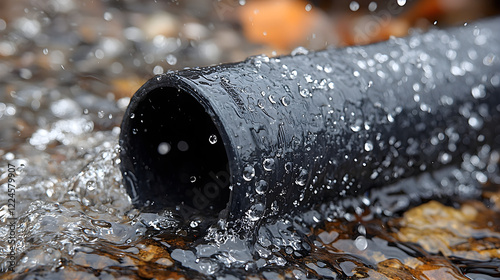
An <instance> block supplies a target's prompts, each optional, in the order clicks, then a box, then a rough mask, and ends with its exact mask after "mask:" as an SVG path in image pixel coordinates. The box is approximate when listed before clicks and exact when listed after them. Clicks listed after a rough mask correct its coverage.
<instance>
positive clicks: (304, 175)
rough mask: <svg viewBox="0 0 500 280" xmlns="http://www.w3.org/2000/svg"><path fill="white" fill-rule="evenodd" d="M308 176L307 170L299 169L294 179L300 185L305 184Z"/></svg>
mask: <svg viewBox="0 0 500 280" xmlns="http://www.w3.org/2000/svg"><path fill="white" fill-rule="evenodd" d="M308 177H309V172H307V170H305V169H301V170H300V172H299V175H298V176H297V179H295V184H297V185H299V186H301V187H303V186H305V185H306V182H307V178H308Z"/></svg>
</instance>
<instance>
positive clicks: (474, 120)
mask: <svg viewBox="0 0 500 280" xmlns="http://www.w3.org/2000/svg"><path fill="white" fill-rule="evenodd" d="M468 122H469V125H470V126H471V127H472V128H474V129H481V128H482V127H483V119H481V118H480V117H479V116H478V115H476V114H473V115H472V116H471V117H470V118H469V121H468Z"/></svg>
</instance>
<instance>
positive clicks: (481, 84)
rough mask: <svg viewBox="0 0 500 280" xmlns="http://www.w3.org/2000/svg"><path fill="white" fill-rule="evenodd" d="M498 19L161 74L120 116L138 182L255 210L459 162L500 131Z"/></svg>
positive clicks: (171, 194)
mask: <svg viewBox="0 0 500 280" xmlns="http://www.w3.org/2000/svg"><path fill="white" fill-rule="evenodd" d="M498 27H500V19H498V18H495V19H489V20H484V21H481V22H477V23H469V24H468V25H467V26H466V27H458V28H454V29H449V30H433V31H430V32H428V33H425V34H418V35H413V36H410V37H407V38H398V39H391V40H389V41H387V42H383V43H379V44H374V45H369V46H359V47H349V48H345V49H331V50H326V51H320V52H310V53H307V54H305V53H298V54H295V55H292V56H284V57H276V58H268V57H265V56H257V57H252V58H249V59H247V60H246V61H243V62H241V63H235V64H226V65H219V66H214V67H208V68H199V69H190V70H184V71H179V72H173V73H168V74H165V75H159V76H156V77H154V78H152V79H151V80H150V81H148V82H147V83H146V84H145V85H144V86H143V87H141V88H140V89H139V90H138V91H137V93H136V94H135V95H134V97H133V98H132V100H131V102H130V105H129V108H128V109H127V112H126V114H125V117H124V120H123V123H122V127H121V128H122V130H121V135H120V145H121V147H122V152H121V159H122V161H121V162H122V164H121V169H122V172H123V175H124V182H125V184H126V186H127V188H128V190H129V194H130V195H131V198H132V200H133V202H134V204H135V205H137V206H144V205H149V206H150V207H153V208H156V209H159V208H164V207H178V206H179V205H184V207H183V209H187V210H185V211H184V212H185V213H190V212H191V211H193V212H200V213H202V214H206V215H211V216H217V215H218V214H219V213H220V216H221V217H228V218H230V219H238V218H242V217H245V218H246V219H248V220H250V221H258V220H259V219H261V218H262V217H266V216H275V215H278V214H282V213H287V212H290V211H293V210H295V209H304V208H307V207H310V206H311V205H313V204H316V203H318V202H321V201H325V200H331V199H336V198H338V197H343V196H348V195H356V194H362V193H363V192H364V191H366V190H367V189H369V188H372V187H377V186H382V185H387V184H389V183H392V182H395V181H397V180H398V179H400V178H405V177H410V176H413V175H416V174H418V173H421V172H424V171H428V170H435V169H438V168H440V167H441V166H444V165H448V164H453V163H458V162H460V161H461V160H462V154H463V153H465V152H474V151H476V149H477V147H479V146H481V145H484V144H489V145H493V146H495V145H497V144H498V142H499V141H500V140H499V139H498V137H497V135H498V133H499V132H500V113H499V109H500V107H499V105H500V57H499V55H500V33H499V32H498V30H497V29H498ZM186 211H187V212H186Z"/></svg>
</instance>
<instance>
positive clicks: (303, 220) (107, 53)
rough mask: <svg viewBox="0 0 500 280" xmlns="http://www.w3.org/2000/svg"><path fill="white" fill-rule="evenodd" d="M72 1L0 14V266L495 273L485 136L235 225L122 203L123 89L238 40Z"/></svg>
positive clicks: (492, 169) (109, 273)
mask: <svg viewBox="0 0 500 280" xmlns="http://www.w3.org/2000/svg"><path fill="white" fill-rule="evenodd" d="M79 5H80V4H78V3H77V2H73V1H66V2H63V1H47V2H46V4H37V5H35V6H29V5H26V6H25V7H23V9H12V11H11V13H12V14H11V15H7V14H5V15H3V16H4V17H5V20H3V19H1V20H0V29H1V32H2V35H3V37H2V38H1V39H0V54H1V56H2V58H3V59H2V60H1V61H0V89H1V91H0V139H1V142H0V271H1V272H2V274H1V275H0V278H2V279H63V278H64V279H66V278H71V279H116V278H119V279H245V278H246V279H324V278H333V279H364V278H369V279H498V278H499V277H500V269H499V268H498V267H500V187H499V185H498V184H500V172H499V165H498V162H499V159H500V153H499V152H498V151H496V150H495V149H493V148H492V147H489V146H484V147H482V149H481V150H480V151H479V152H478V153H477V154H473V155H464V156H463V159H464V162H463V163H462V164H461V165H460V166H452V167H449V168H446V169H443V170H439V171H436V172H433V173H427V174H424V175H422V176H421V177H419V178H416V179H408V180H404V181H402V182H400V183H398V184H395V185H392V186H388V187H386V188H383V189H380V190H376V191H373V192H370V193H366V194H364V195H363V196H361V197H357V198H351V199H344V200H342V201H336V202H330V203H325V204H323V205H320V206H318V207H317V208H315V209H311V210H310V211H307V212H305V213H301V214H294V215H286V216H283V217H282V218H279V219H277V220H270V221H263V222H262V223H261V224H260V226H259V227H255V228H252V229H251V231H250V232H249V233H248V234H247V236H242V235H241V234H240V232H241V231H239V230H234V229H233V228H231V227H229V226H228V225H227V224H226V223H225V222H224V221H219V222H218V223H217V224H215V225H213V226H210V227H208V226H206V225H205V223H204V220H203V218H202V217H199V218H193V219H191V220H183V219H182V218H181V217H180V216H179V215H178V214H177V213H175V211H163V212H160V213H148V212H142V211H140V210H138V209H135V208H134V207H133V206H132V204H131V201H130V198H129V196H128V195H127V193H126V191H125V188H124V186H123V185H122V175H121V173H120V171H119V168H118V166H119V163H120V159H119V157H118V155H119V150H120V147H119V146H118V135H119V133H120V129H119V124H120V122H121V118H122V116H123V113H124V111H125V108H126V106H127V104H128V101H129V98H128V97H126V95H127V94H129V93H131V92H133V90H134V89H135V88H137V86H138V85H140V84H141V83H142V81H144V79H145V78H146V77H148V76H151V74H152V73H156V72H158V71H160V70H161V71H163V69H164V68H165V69H167V67H168V65H170V66H172V65H176V67H179V68H180V67H182V66H184V65H180V64H182V63H189V61H190V60H197V61H203V63H207V64H208V63H213V62H214V61H211V60H210V59H213V55H214V54H216V55H218V57H217V62H218V61H223V60H224V59H231V58H230V57H224V55H229V56H230V55H231V54H233V53H237V50H238V46H229V47H227V48H229V49H224V47H218V48H214V46H216V45H215V43H214V42H216V41H215V40H216V39H214V38H217V36H223V35H224V36H229V35H228V33H224V34H222V35H221V34H219V33H217V32H215V31H214V32H215V35H214V32H212V31H210V30H209V29H206V30H205V29H202V28H201V27H200V25H199V24H198V25H196V23H193V24H194V25H192V26H191V29H189V30H191V32H193V33H196V32H198V33H199V34H201V35H202V38H203V39H200V40H199V41H196V43H197V44H200V45H203V46H204V47H202V49H203V51H201V52H199V53H196V54H193V50H196V51H197V50H199V49H198V48H194V47H193V46H192V44H193V43H191V44H190V43H189V41H188V40H187V39H185V38H175V37H166V36H163V35H158V34H156V33H155V32H157V31H155V30H152V29H154V28H156V27H157V26H159V25H160V26H161V24H159V23H150V22H148V20H147V19H146V17H145V16H144V14H143V13H146V12H152V10H154V8H152V7H150V6H148V7H141V6H140V5H135V4H130V3H129V4H128V6H126V5H124V7H120V6H119V5H118V6H116V7H115V6H107V5H105V4H102V5H94V6H85V5H83V6H79ZM172 5H173V7H176V6H179V4H177V5H176V4H172ZM125 6H126V7H125ZM198 8H199V7H198ZM120 9H123V10H120ZM172 9H175V8H172ZM177 9H188V10H189V7H185V6H181V7H180V8H177ZM81 15H84V16H81ZM9 17H10V18H9ZM156 20H158V21H159V22H160V23H161V22H166V21H169V20H173V21H178V22H177V24H181V23H183V22H182V20H183V19H179V18H176V17H174V16H172V15H170V14H157V18H156ZM132 21H133V22H132ZM141 24H142V25H143V26H145V27H144V29H142V30H149V32H151V34H153V35H151V36H153V37H152V38H153V39H152V40H150V41H147V40H144V39H143V37H147V36H150V35H148V34H146V33H145V31H141V30H140V29H138V28H135V27H134V26H135V25H141ZM148 24H149V25H148ZM193 26H195V27H193ZM201 26H202V25H201ZM148 28H149V29H148ZM200 30H201V31H200ZM162 32H168V31H164V30H163V31H162ZM184 32H186V30H184ZM210 32H212V33H210ZM228 32H229V31H228ZM229 33H230V32H229ZM155 34H156V35H155ZM196 34H197V33H196ZM199 34H198V35H199ZM203 34H204V35H203ZM207 34H208V35H207ZM230 34H232V33H230ZM233 35H234V34H232V35H230V36H233ZM203 36H205V37H203ZM123 38H126V39H127V40H123ZM124 42H127V43H124ZM220 45H221V46H222V45H223V44H220ZM217 46H218V45H217ZM180 58H183V59H180ZM181 61H182V62H181ZM157 62H158V64H156V63H157ZM160 68H161V69H160ZM132 70H133V71H132ZM131 71H132V72H131ZM131 88H132V90H131ZM364 149H365V150H367V151H368V150H370V145H367V146H365V147H364ZM269 164H271V163H269Z"/></svg>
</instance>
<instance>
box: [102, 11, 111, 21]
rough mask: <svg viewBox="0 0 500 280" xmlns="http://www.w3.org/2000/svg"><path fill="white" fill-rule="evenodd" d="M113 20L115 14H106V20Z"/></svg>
mask: <svg viewBox="0 0 500 280" xmlns="http://www.w3.org/2000/svg"><path fill="white" fill-rule="evenodd" d="M112 19H113V14H111V13H110V12H105V13H104V20H106V21H110V20H112Z"/></svg>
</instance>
